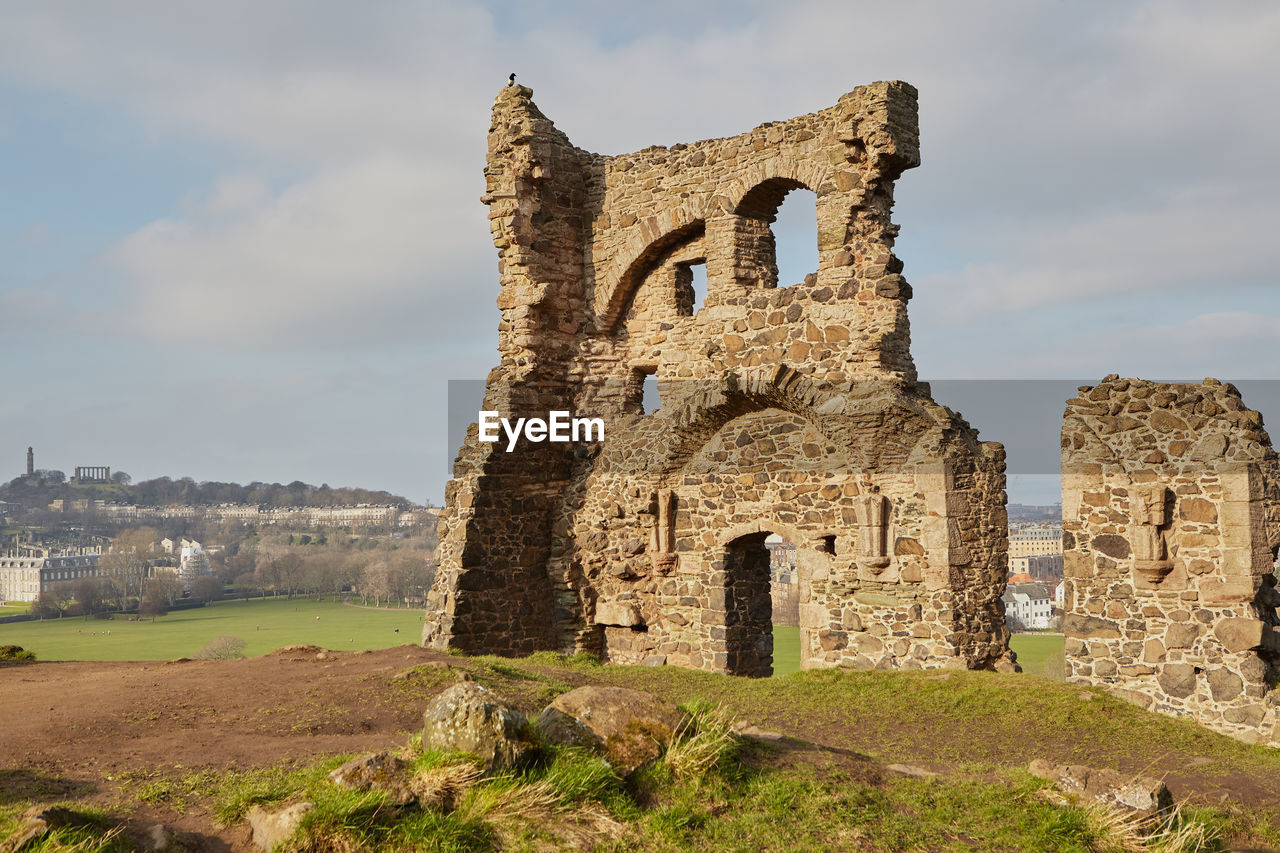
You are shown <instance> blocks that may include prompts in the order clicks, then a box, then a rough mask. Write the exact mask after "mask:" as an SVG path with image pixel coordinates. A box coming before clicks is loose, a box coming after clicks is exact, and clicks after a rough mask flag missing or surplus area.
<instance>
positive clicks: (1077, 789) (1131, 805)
mask: <svg viewBox="0 0 1280 853" xmlns="http://www.w3.org/2000/svg"><path fill="white" fill-rule="evenodd" d="M1027 770H1028V771H1029V772H1030V773H1031V775H1032V776H1038V777H1040V778H1041V779H1048V780H1049V781H1050V782H1053V783H1054V784H1055V785H1057V786H1058V788H1059V790H1061V791H1062V792H1063V793H1066V794H1074V795H1075V796H1077V797H1082V798H1084V799H1086V800H1092V801H1093V802H1098V803H1104V804H1106V805H1112V806H1120V807H1122V808H1126V809H1132V810H1133V811H1139V812H1148V813H1154V812H1163V811H1166V810H1167V809H1171V808H1173V795H1172V794H1171V793H1169V789H1168V787H1166V786H1165V784H1164V782H1162V781H1160V780H1159V779H1153V778H1151V777H1148V776H1129V775H1127V774H1124V773H1121V772H1120V771H1118V770H1109V769H1104V770H1097V769H1095V768H1092V767H1085V766H1083V765H1079V764H1053V763H1052V762H1049V761H1045V760H1044V759H1042V758H1037V759H1035V760H1034V761H1032V762H1031V764H1030V765H1028V767H1027Z"/></svg>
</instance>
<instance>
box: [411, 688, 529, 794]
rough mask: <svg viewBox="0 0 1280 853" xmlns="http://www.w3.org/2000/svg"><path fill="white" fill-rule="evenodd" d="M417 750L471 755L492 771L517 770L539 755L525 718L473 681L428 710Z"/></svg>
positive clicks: (449, 691)
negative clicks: (423, 749) (424, 749)
mask: <svg viewBox="0 0 1280 853" xmlns="http://www.w3.org/2000/svg"><path fill="white" fill-rule="evenodd" d="M422 745H423V747H425V748H428V749H432V748H434V749H443V750H456V751H458V752H469V753H472V754H473V755H476V756H477V757H479V758H480V760H481V761H482V762H483V763H484V766H485V769H486V770H488V771H491V772H492V771H500V770H509V769H512V768H516V767H520V766H522V765H523V764H525V763H527V762H528V761H529V760H531V759H532V758H533V757H534V756H535V755H536V754H537V752H538V741H537V738H536V737H535V736H534V733H533V727H532V726H530V725H529V721H528V719H526V718H525V715H524V714H522V713H521V712H520V711H519V709H517V708H515V707H514V706H512V705H509V704H507V703H506V702H504V701H503V700H502V699H501V698H499V697H498V696H497V695H496V694H495V693H493V691H491V690H488V689H487V688H485V687H483V686H481V685H479V684H476V683H475V682H474V681H464V682H461V683H460V684H455V685H453V686H452V687H450V688H449V689H447V690H445V691H444V692H443V693H441V694H440V695H439V696H437V697H436V698H435V700H434V701H432V703H431V704H430V705H429V706H428V707H427V710H426V711H425V712H424V713H423V715H422Z"/></svg>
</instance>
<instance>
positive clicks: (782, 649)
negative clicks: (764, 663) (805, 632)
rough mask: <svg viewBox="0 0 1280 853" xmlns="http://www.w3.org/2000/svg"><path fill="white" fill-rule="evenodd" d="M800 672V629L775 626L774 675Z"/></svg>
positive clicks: (789, 626) (792, 626) (790, 626)
mask: <svg viewBox="0 0 1280 853" xmlns="http://www.w3.org/2000/svg"><path fill="white" fill-rule="evenodd" d="M799 671H800V629H799V628H797V627H796V626H794V625H774V626H773V674H774V675H786V674H788V673H791V672H799Z"/></svg>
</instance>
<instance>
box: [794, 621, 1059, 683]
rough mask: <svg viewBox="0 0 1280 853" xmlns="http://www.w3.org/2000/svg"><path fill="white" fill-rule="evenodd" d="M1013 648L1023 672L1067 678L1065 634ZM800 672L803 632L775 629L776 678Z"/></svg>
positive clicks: (1027, 638) (1032, 638)
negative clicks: (801, 637) (1064, 646)
mask: <svg viewBox="0 0 1280 853" xmlns="http://www.w3.org/2000/svg"><path fill="white" fill-rule="evenodd" d="M1009 645H1011V646H1012V647H1013V650H1014V651H1015V652H1017V653H1018V663H1020V664H1022V671H1023V672H1029V673H1031V674H1032V675H1038V676H1040V677H1041V678H1048V679H1052V680H1053V681H1062V680H1063V679H1064V678H1065V677H1066V674H1065V664H1064V662H1063V658H1062V645H1063V637H1062V635H1061V634H1014V635H1013V638H1012V639H1011V640H1010V641H1009ZM799 669H800V629H799V628H796V627H793V626H789V625H774V626H773V674H774V675H786V674H787V673H789V672H796V671H798V670H799Z"/></svg>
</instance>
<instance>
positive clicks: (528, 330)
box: [424, 83, 1013, 675]
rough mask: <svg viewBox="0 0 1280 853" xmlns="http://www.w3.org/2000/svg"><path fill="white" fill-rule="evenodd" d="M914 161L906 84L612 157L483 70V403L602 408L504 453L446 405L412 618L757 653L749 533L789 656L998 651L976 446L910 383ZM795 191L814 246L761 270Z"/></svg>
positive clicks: (753, 664)
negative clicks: (781, 542) (602, 429)
mask: <svg viewBox="0 0 1280 853" xmlns="http://www.w3.org/2000/svg"><path fill="white" fill-rule="evenodd" d="M918 159H919V155H918V131H917V126H916V95H915V90H914V89H912V88H911V87H910V86H908V85H906V84H904V83H877V84H873V85H870V86H865V87H861V88H858V89H855V90H854V91H853V92H851V93H849V94H848V95H845V96H844V97H842V98H841V99H840V100H839V102H838V103H837V104H836V105H835V106H834V107H831V108H830V109H827V110H823V111H821V112H818V113H814V114H811V115H806V116H801V117H799V118H795V119H791V120H789V121H784V122H773V123H769V124H765V125H761V126H760V127H758V128H756V129H755V130H753V131H750V132H748V133H745V134H742V135H740V136H736V137H731V138H728V139H716V140H704V141H701V142H696V143H691V144H678V145H673V146H671V147H654V148H647V149H645V150H643V151H640V152H637V153H634V154H628V155H623V156H617V157H605V156H601V155H597V154H592V153H589V152H586V151H582V150H580V149H577V148H575V147H573V146H572V145H571V144H570V143H569V141H568V139H567V138H566V137H565V136H564V135H563V134H562V133H561V132H560V131H558V130H557V129H556V128H555V127H554V126H553V125H552V124H551V122H550V121H548V120H547V119H546V117H545V116H543V115H542V114H541V112H539V111H538V109H537V107H536V106H534V104H533V101H532V92H531V91H530V90H529V89H527V88H525V87H518V86H512V87H508V88H506V89H504V90H503V91H502V93H500V94H499V96H498V99H497V102H496V103H495V106H494V112H493V123H492V125H491V127H490V134H489V158H488V162H487V165H486V169H485V176H486V181H487V192H486V194H485V196H484V201H485V203H486V204H488V205H489V218H490V224H491V228H492V232H493V236H494V244H495V246H496V247H497V248H498V250H499V257H500V261H499V272H500V282H501V285H502V288H501V292H500V294H499V297H498V305H499V307H500V309H501V310H502V320H501V323H500V326H499V347H498V349H499V354H500V359H501V360H500V364H499V365H498V366H497V367H496V368H495V369H494V370H493V371H492V372H491V373H490V376H489V379H488V383H487V388H486V400H485V408H486V409H492V410H497V411H499V412H501V413H502V414H503V415H504V416H530V415H541V416H545V414H546V412H547V411H549V410H551V409H566V410H570V411H573V412H575V413H577V414H580V415H589V416H593V417H601V418H603V419H604V421H605V423H606V436H607V439H606V441H605V442H603V443H602V444H585V443H583V444H573V445H565V444H561V445H555V444H550V443H547V442H541V443H529V442H527V441H525V440H521V442H520V444H519V445H518V446H517V448H516V449H515V451H514V452H512V453H507V452H506V451H505V447H502V446H499V445H495V444H488V443H483V442H480V441H478V439H477V434H476V430H475V428H474V427H473V429H472V431H471V433H469V435H468V439H467V443H466V445H465V446H464V447H463V448H462V450H461V452H460V454H459V457H458V461H457V463H456V464H455V469H454V479H453V480H452V481H451V482H450V484H449V486H448V489H447V492H446V509H445V512H444V515H443V516H442V521H441V537H440V539H441V542H440V550H439V552H438V561H439V564H440V568H439V571H438V573H437V581H436V584H435V585H434V587H433V588H432V590H431V593H430V606H431V609H430V617H431V618H430V619H429V623H428V626H427V628H426V631H425V633H424V640H425V641H427V642H429V643H431V644H433V645H435V646H437V647H442V648H443V647H456V648H461V649H466V650H470V651H484V652H495V653H500V654H521V653H525V652H528V651H532V650H533V649H538V648H548V649H559V650H565V651H572V650H589V651H593V652H597V653H600V654H602V655H604V656H605V657H606V658H607V659H609V660H614V661H627V662H650V663H660V662H665V663H673V664H681V665H685V666H694V667H701V668H706V669H713V670H718V671H724V672H736V673H741V674H748V675H762V674H767V673H768V672H769V670H770V665H771V648H770V646H769V627H770V615H769V614H770V608H769V588H768V559H767V553H765V549H764V546H763V540H764V536H765V535H767V534H768V533H771V532H773V533H778V534H779V535H782V536H784V537H785V538H787V539H788V540H789V541H791V542H792V543H793V544H795V545H796V546H797V549H798V550H797V564H798V571H797V574H798V581H799V584H798V585H799V591H798V594H799V598H800V625H801V636H802V647H803V648H802V651H803V664H804V665H805V666H811V667H812V666H834V665H839V664H848V665H852V666H859V667H882V668H898V667H937V666H965V667H974V668H983V667H987V668H990V667H995V666H997V665H999V666H1001V667H1003V668H1012V666H1013V663H1012V656H1011V655H1010V653H1009V650H1008V631H1007V629H1006V628H1005V625H1004V619H1003V615H1004V614H1003V605H1002V603H1001V601H1000V595H1001V593H1002V592H1003V591H1004V582H1005V565H1006V550H1007V523H1006V518H1005V512H1004V452H1003V449H1002V448H1001V447H1000V446H999V445H998V444H994V443H990V442H987V443H983V442H980V441H979V440H978V437H977V433H976V431H975V430H973V429H972V428H970V427H969V425H968V424H966V423H965V422H964V420H963V419H962V418H960V416H958V415H957V414H956V413H954V412H952V411H950V410H949V409H946V408H945V407H942V406H939V405H937V404H936V403H934V402H933V400H932V399H931V398H930V395H929V389H928V387H927V386H926V385H924V384H922V383H918V382H917V381H916V374H915V368H914V365H913V363H912V361H911V355H910V351H909V333H908V324H907V314H906V304H907V300H908V299H909V298H910V295H911V290H910V287H909V286H908V285H907V283H906V281H905V280H904V279H903V278H902V276H901V274H900V273H901V269H902V264H901V262H900V261H899V260H898V259H897V258H896V257H895V256H894V255H893V240H894V237H895V236H896V233H897V226H896V225H894V224H893V223H892V222H891V221H890V211H891V208H892V203H893V182H894V180H895V179H896V178H897V177H898V176H899V174H900V173H901V172H902V171H903V170H904V169H907V168H910V167H912V166H914V165H916V164H917V163H918ZM800 187H805V188H808V189H810V190H812V191H813V192H814V193H815V195H816V197H817V221H816V223H815V229H816V241H817V248H818V268H817V270H815V271H814V273H813V274H811V275H809V276H807V277H806V278H805V280H804V281H802V282H796V283H787V282H781V283H780V282H778V281H777V264H776V259H775V258H774V242H773V235H772V232H771V230H770V224H771V223H772V221H773V219H774V217H775V216H776V213H777V209H778V206H779V204H780V203H781V201H782V199H783V197H784V196H785V195H786V193H787V192H789V191H791V190H793V189H796V188H800ZM695 265H705V268H706V274H707V286H708V292H707V298H706V301H705V304H704V305H702V306H700V307H698V306H695V303H694V298H693V292H692V288H691V286H690V282H691V281H692V278H693V276H692V268H693V267H694V266H695ZM780 284H789V285H790V286H785V287H780V286H779V285H780ZM647 376H654V377H656V380H657V384H658V388H659V390H660V393H661V398H662V402H661V406H660V408H659V409H658V410H657V411H656V412H650V413H646V412H645V411H644V408H643V403H642V386H643V382H644V380H645V378H646V377H647Z"/></svg>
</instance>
